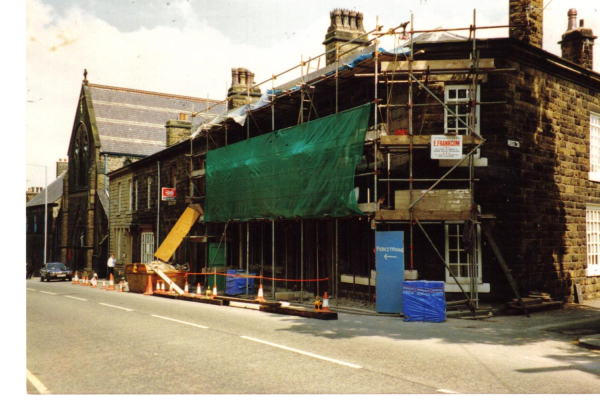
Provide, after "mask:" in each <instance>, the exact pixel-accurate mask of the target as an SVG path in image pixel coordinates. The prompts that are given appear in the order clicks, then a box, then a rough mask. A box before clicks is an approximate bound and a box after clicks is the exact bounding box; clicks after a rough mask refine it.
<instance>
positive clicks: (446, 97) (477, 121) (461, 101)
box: [444, 85, 481, 135]
mask: <svg viewBox="0 0 600 401" xmlns="http://www.w3.org/2000/svg"><path fill="white" fill-rule="evenodd" d="M470 88H471V85H445V87H444V105H446V106H451V105H453V106H456V105H461V104H467V105H468V104H469V102H470V99H471V98H470V93H469V92H470ZM451 90H456V91H458V90H465V91H466V97H457V98H456V99H457V100H454V99H449V94H450V91H451ZM475 92H476V93H475V102H476V105H475V132H476V133H477V134H478V135H480V125H481V124H480V121H481V119H480V106H479V104H478V103H479V99H480V98H481V87H480V85H477V89H476V90H475ZM455 111H456V110H455ZM457 114H458V113H457ZM458 115H459V116H461V117H462V115H461V114H458ZM469 115H470V111H469V112H468V113H466V114H465V116H469ZM449 117H454V116H453V115H451V114H450V113H448V109H447V108H446V107H444V133H445V134H447V133H448V132H457V133H459V134H460V131H465V134H466V135H469V134H470V132H471V130H470V129H469V128H468V127H464V128H458V131H451V130H449V128H448V118H449ZM457 125H458V121H457ZM454 129H456V127H455V128H454ZM460 135H463V134H460Z"/></svg>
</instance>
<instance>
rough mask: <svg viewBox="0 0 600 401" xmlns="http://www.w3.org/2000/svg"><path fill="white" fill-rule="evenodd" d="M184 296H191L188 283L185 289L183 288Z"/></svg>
mask: <svg viewBox="0 0 600 401" xmlns="http://www.w3.org/2000/svg"><path fill="white" fill-rule="evenodd" d="M183 295H190V291H189V288H188V282H187V281H186V282H185V287H184V288H183Z"/></svg>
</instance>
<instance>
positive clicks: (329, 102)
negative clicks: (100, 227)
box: [110, 0, 600, 302]
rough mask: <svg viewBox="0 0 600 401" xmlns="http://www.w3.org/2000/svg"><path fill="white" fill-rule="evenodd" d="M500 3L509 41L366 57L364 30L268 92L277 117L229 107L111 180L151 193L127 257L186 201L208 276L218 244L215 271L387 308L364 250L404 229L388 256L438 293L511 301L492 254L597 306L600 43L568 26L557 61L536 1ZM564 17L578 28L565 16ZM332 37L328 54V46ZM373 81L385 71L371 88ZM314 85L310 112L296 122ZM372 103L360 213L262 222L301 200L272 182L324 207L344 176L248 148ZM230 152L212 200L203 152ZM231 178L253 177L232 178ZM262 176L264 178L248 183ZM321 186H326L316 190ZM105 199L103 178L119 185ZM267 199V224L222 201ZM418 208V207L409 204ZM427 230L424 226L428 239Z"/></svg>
mask: <svg viewBox="0 0 600 401" xmlns="http://www.w3.org/2000/svg"><path fill="white" fill-rule="evenodd" d="M508 3H509V4H508V6H509V7H508V8H509V15H510V17H509V20H510V25H511V28H510V30H509V32H510V34H509V37H508V38H492V39H477V40H476V41H475V43H473V40H469V38H467V37H461V36H458V35H454V34H444V33H441V32H435V33H432V34H425V35H423V36H421V37H417V38H415V41H414V51H415V53H414V54H415V56H414V59H413V60H412V61H411V63H412V65H409V61H408V60H407V58H408V54H407V52H406V51H405V49H395V50H394V51H392V52H389V53H388V52H375V50H376V47H375V45H374V44H373V43H372V39H368V38H367V39H365V42H364V43H362V44H361V45H364V47H363V48H362V49H357V50H356V52H355V53H354V54H350V55H345V59H342V60H340V63H339V66H340V70H339V71H338V74H334V72H335V69H336V67H337V66H336V64H337V63H329V64H328V65H326V66H325V67H323V68H322V69H320V70H318V71H315V72H314V73H311V74H308V75H305V76H303V80H304V81H305V82H306V86H298V82H299V80H298V79H295V80H291V81H290V82H289V83H287V84H283V85H280V86H279V87H276V88H275V92H274V93H272V94H271V95H274V96H272V98H273V99H274V105H273V106H274V107H273V108H271V104H270V103H269V102H267V104H266V105H262V103H261V101H260V100H258V101H255V103H254V105H255V106H256V107H255V108H254V109H252V106H251V107H250V109H251V118H252V124H248V125H243V126H241V125H239V124H236V123H234V121H239V118H238V117H239V116H241V115H244V110H247V108H246V107H245V106H243V105H239V107H240V108H239V109H237V110H230V112H229V113H230V114H228V117H227V118H223V119H221V120H220V121H213V124H211V125H210V126H207V127H205V128H204V129H202V130H192V131H193V132H194V134H193V135H192V136H191V140H189V141H185V142H181V143H177V144H175V145H173V146H171V147H169V148H168V149H165V150H163V151H160V152H157V153H154V154H153V155H151V156H149V157H146V158H144V159H142V160H139V161H136V162H134V163H132V164H130V165H128V166H124V167H122V168H121V169H119V170H116V171H114V172H113V173H112V174H110V177H111V181H113V184H114V185H117V184H118V183H119V182H121V185H122V188H129V184H128V182H129V181H131V182H134V183H135V182H139V183H140V184H138V185H140V187H139V188H142V187H144V188H146V189H144V191H142V193H146V192H147V193H148V194H149V195H141V196H140V197H139V202H140V203H139V204H141V205H144V208H143V209H144V210H143V211H142V210H141V209H138V210H137V221H136V217H135V216H136V214H135V213H134V211H135V208H134V210H132V220H131V226H132V227H134V226H136V225H137V227H138V228H137V230H138V237H137V239H132V243H133V244H134V245H133V247H132V251H131V253H132V255H133V259H132V261H134V262H141V261H148V260H150V259H151V258H152V256H151V255H150V252H149V249H150V248H147V247H145V246H144V245H143V244H148V243H152V242H153V243H154V244H155V245H154V246H155V247H156V246H157V245H158V244H159V243H160V242H161V239H164V237H165V236H166V234H167V233H168V230H169V228H170V227H172V225H173V224H174V222H175V221H176V219H177V218H178V217H179V215H180V214H181V213H182V212H183V210H184V209H185V206H186V204H188V203H198V204H200V205H201V206H202V207H203V208H204V210H205V212H206V215H205V220H204V221H203V222H199V223H197V224H196V225H195V226H194V227H193V228H192V231H191V232H190V234H189V235H188V236H187V238H186V240H185V241H184V244H183V245H182V247H181V248H180V250H179V253H178V254H177V255H175V257H174V261H175V262H177V263H184V262H188V263H190V264H191V265H192V271H195V272H200V271H201V268H202V267H205V268H210V267H212V260H213V257H211V256H214V253H213V254H211V249H212V248H211V244H217V243H221V242H222V243H223V244H224V246H226V252H225V257H224V265H226V266H229V267H231V268H233V269H241V270H245V271H249V272H253V273H255V274H257V275H258V276H260V277H261V279H262V280H264V283H265V286H266V287H268V286H269V285H271V287H270V289H269V290H270V291H272V292H273V293H275V291H278V292H279V291H285V290H296V291H297V290H302V291H308V292H312V293H313V294H314V293H318V294H322V293H323V292H324V291H328V292H329V294H330V295H332V294H333V295H334V296H336V297H337V296H344V295H349V296H355V297H364V298H368V299H373V295H374V294H375V292H376V291H377V300H378V302H379V300H380V298H382V297H385V295H386V294H385V292H384V291H385V289H384V288H380V287H379V286H380V285H382V283H383V282H384V281H385V278H384V276H383V275H382V272H381V271H380V269H379V268H376V266H375V263H376V260H375V258H374V257H373V250H374V249H377V246H376V241H377V236H378V233H382V232H388V231H401V232H403V233H404V243H403V244H400V245H399V247H398V249H400V248H401V249H403V250H404V249H405V250H406V252H403V259H404V260H403V262H404V266H405V270H411V271H417V272H418V277H419V278H422V279H425V280H435V281H444V282H445V284H446V286H445V288H446V293H447V296H448V299H452V297H455V296H456V297H461V296H462V291H465V292H466V293H469V292H470V293H471V296H473V294H475V296H476V297H477V298H479V299H485V298H489V299H492V298H493V299H502V300H506V299H510V298H513V297H514V294H513V292H512V290H511V288H510V286H509V281H508V279H507V277H506V276H505V274H504V273H503V271H502V269H501V268H500V262H499V256H498V255H501V256H503V259H504V260H505V262H506V265H507V267H508V269H510V271H511V272H512V277H513V278H514V281H515V282H516V283H517V286H518V288H519V290H520V291H521V292H522V293H524V294H525V293H528V292H529V291H543V292H548V293H550V294H551V295H552V296H553V297H554V298H556V299H565V300H571V301H572V300H573V299H574V294H575V292H576V291H575V287H576V286H577V285H579V286H580V287H581V290H582V293H583V296H584V297H585V298H590V299H591V298H598V297H600V270H599V269H600V262H599V261H598V260H599V257H600V256H598V255H599V253H600V248H599V245H598V244H599V241H600V240H599V238H600V231H599V230H600V228H599V227H600V224H599V222H600V184H599V182H600V173H598V172H599V171H600V154H599V152H600V147H599V146H598V143H599V142H598V141H600V137H599V135H600V74H598V73H597V72H595V71H594V69H593V68H594V67H593V65H592V64H591V62H592V60H593V45H594V39H595V36H593V33H592V32H591V30H589V29H588V28H585V26H584V24H580V26H579V27H576V26H575V25H573V23H572V21H571V22H569V24H568V28H567V32H565V35H564V36H563V39H562V41H561V44H562V47H563V55H562V57H559V56H556V55H553V54H551V53H549V52H547V51H545V50H543V49H542V48H541V45H542V38H543V30H542V26H543V7H542V6H543V4H542V1H541V0H520V1H518V0H510V1H509V2H508ZM337 14H340V17H343V16H344V15H346V13H345V12H344V11H343V10H342V11H340V12H339V13H336V12H335V11H334V12H333V13H332V14H331V18H332V24H331V26H333V27H334V28H333V29H332V28H330V29H329V30H328V32H327V34H326V42H328V41H329V40H331V39H332V38H342V39H344V38H345V40H346V41H348V40H352V39H351V38H350V37H347V35H346V36H344V35H342V33H341V32H340V33H337V32H336V29H342V27H343V29H347V27H346V24H345V23H344V22H343V21H344V20H343V18H342V19H341V21H342V22H341V25H340V24H339V23H338V22H337ZM566 14H567V10H565V15H566ZM568 14H569V18H571V19H572V16H573V15H574V10H571V11H569V12H568ZM347 15H348V22H349V24H348V27H350V28H353V27H354V25H352V23H351V22H350V21H351V20H350V17H351V14H350V12H348V13H347ZM355 24H356V29H359V26H358V23H357V22H356V21H355ZM336 27H337V28H336ZM361 28H362V24H361ZM362 29H363V30H364V28H362ZM359 30H360V29H359ZM355 34H356V32H355ZM355 36H360V35H358V34H356V35H355ZM471 38H472V37H471ZM325 45H326V50H329V49H331V46H330V43H326V44H325ZM328 45H329V47H327V46H328ZM474 49H475V51H476V54H475V55H474V54H473V50H474ZM573 49H579V50H580V51H579V53H578V52H577V51H575V50H573ZM578 55H579V56H580V57H577V56H578ZM375 71H378V72H379V73H380V75H381V77H382V78H381V79H380V80H378V81H377V87H376V88H375V87H374V83H373V76H374V72H375ZM410 71H412V74H413V78H412V79H409V77H410V75H409V72H410ZM336 79H338V82H336V81H335V80H336ZM417 81H418V82H417ZM234 82H235V79H234ZM238 82H239V81H238ZM246 86H248V85H246ZM307 87H310V88H311V96H310V103H311V104H310V110H311V111H313V113H312V114H310V113H309V114H306V115H305V113H304V110H306V105H305V102H306V100H305V99H306V98H305V97H304V93H303V91H305V90H306V88H307ZM375 89H376V91H375ZM234 92H236V91H235V90H233V91H232V93H234ZM237 92H240V91H237ZM232 97H233V96H232ZM376 97H377V98H378V99H377V100H376V99H375V98H376ZM261 99H262V98H261ZM240 100H241V99H240ZM375 100H376V104H377V110H378V112H373V111H371V114H370V117H369V118H368V122H365V124H367V126H368V130H367V132H366V137H365V141H364V151H363V153H362V158H359V159H358V161H357V162H356V168H355V175H354V176H353V182H352V183H351V186H350V190H349V191H348V194H346V195H345V197H346V198H348V199H349V200H350V201H353V202H354V205H355V206H356V207H358V210H357V209H356V208H354V209H353V210H351V211H346V212H339V209H336V212H335V213H329V211H328V210H329V209H327V207H328V206H331V205H328V204H326V202H325V201H323V202H325V203H324V204H321V205H318V208H322V209H318V210H321V211H320V212H319V213H317V214H312V212H313V211H314V210H316V209H310V210H309V209H306V208H305V209H302V210H300V211H299V212H297V214H293V215H290V216H286V217H283V216H282V215H277V214H274V213H271V211H272V210H278V211H279V210H280V206H281V204H289V203H290V201H289V198H290V196H292V195H290V194H292V193H293V194H296V193H295V192H294V190H295V188H286V187H283V186H281V187H279V188H270V187H269V180H268V179H267V177H268V176H273V177H275V176H277V175H279V174H284V173H286V172H289V171H297V174H295V177H293V176H292V177H291V181H290V185H289V187H294V186H296V187H299V188H301V189H302V188H308V187H310V188H316V187H320V188H321V189H320V190H321V191H322V192H321V193H322V199H327V202H329V201H331V202H332V204H333V203H335V202H338V201H339V199H337V200H335V199H334V200H332V199H330V198H329V197H328V192H330V191H334V188H337V187H336V186H337V185H338V184H340V183H341V181H339V182H337V181H336V183H335V186H334V185H329V183H330V181H329V180H330V178H331V177H323V176H322V175H319V174H318V171H317V170H319V169H320V167H321V164H316V165H313V164H310V163H307V162H303V161H304V160H309V159H300V158H298V157H300V156H298V157H296V158H290V159H288V158H286V157H284V156H283V154H284V152H283V151H282V153H281V156H280V157H279V159H276V162H277V168H274V167H273V166H270V167H268V168H266V169H261V168H260V166H259V165H257V164H255V163H256V158H254V156H253V155H251V154H250V149H252V146H254V145H253V144H255V143H257V140H259V139H260V138H269V139H270V140H271V142H268V143H267V144H265V145H264V147H263V148H262V149H261V150H264V152H263V153H264V154H267V153H268V152H270V150H269V149H268V148H269V146H275V143H277V142H278V141H279V140H280V138H282V137H285V135H289V134H290V133H296V132H297V133H298V135H302V134H301V133H300V132H306V131H304V130H311V127H315V124H317V125H318V124H324V122H327V121H336V123H335V124H333V123H332V124H331V125H329V126H328V127H330V128H328V130H330V131H331V132H333V131H334V127H335V126H339V124H347V123H348V121H346V120H344V119H345V118H346V117H345V116H348V115H350V112H351V111H352V110H355V109H356V108H358V107H361V105H365V104H369V103H371V102H374V101H375ZM434 100H435V101H434ZM438 101H440V102H441V103H443V104H440V103H439V102H438ZM231 106H233V104H231ZM442 106H444V107H442ZM342 112H348V114H343V113H342ZM299 115H300V116H301V117H302V118H299ZM233 116H235V118H234V117H233ZM336 116H337V117H336ZM223 120H225V121H226V123H225V124H223V123H220V122H222V121H223ZM466 121H469V122H470V123H467V122H466ZM301 122H302V123H305V124H299V123H301ZM271 132H272V133H271ZM310 132H311V133H312V131H310ZM328 132H329V131H328ZM266 133H269V134H266ZM265 134H266V135H265ZM456 134H458V135H459V136H460V137H461V142H460V143H461V146H462V147H461V148H458V159H455V160H451V159H450V160H449V159H445V158H443V157H442V158H440V159H435V158H432V147H434V140H435V138H433V137H432V136H433V135H439V136H442V137H448V135H450V136H451V138H457V135H456ZM479 137H481V139H479ZM457 140H458V139H457ZM269 143H273V145H269ZM282 146H287V144H284V145H282ZM308 148H309V147H305V150H306V149H308ZM244 149H247V150H248V155H245V156H244V152H243V150H244ZM282 149H283V148H282ZM311 149H313V150H311V151H313V152H318V150H317V147H313V148H311ZM321 151H323V150H321ZM348 151H350V149H348ZM453 151H454V152H455V151H456V149H454V150H453ZM323 152H324V153H323V154H322V156H323V157H322V158H321V159H319V163H321V162H322V163H323V166H325V165H327V163H326V161H328V160H330V159H331V158H335V157H340V158H339V159H336V160H338V161H339V162H340V163H342V161H343V162H347V161H348V160H349V157H350V156H349V155H348V154H345V155H344V156H335V155H334V154H333V153H331V149H328V150H325V151H323ZM468 152H469V153H468ZM230 154H235V155H236V157H239V159H236V161H235V163H234V162H233V161H232V162H231V169H232V170H231V171H230V174H229V177H226V176H227V171H225V172H223V171H222V170H219V171H220V172H221V175H219V176H218V177H219V179H223V178H226V179H227V180H229V181H228V182H227V185H229V186H226V191H228V192H227V196H224V197H222V198H218V199H217V198H215V197H214V193H215V191H217V190H219V191H221V187H220V186H221V184H222V183H221V182H217V181H218V180H217V181H215V180H214V179H213V178H211V177H214V175H213V174H215V171H217V165H218V166H219V167H218V168H219V169H222V168H221V167H220V166H221V165H220V164H219V163H220V162H219V161H218V160H216V159H215V158H214V157H213V158H211V155H218V157H219V158H223V159H226V158H227V157H229V156H228V155H230ZM261 154H262V153H261ZM298 154H299V155H300V154H301V152H300V151H299V152H298ZM471 154H472V159H471V156H470V155H471ZM215 157H216V156H215ZM461 159H464V160H462V161H461ZM240 166H242V167H240ZM243 166H249V167H247V169H246V170H244V167H243ZM467 166H469V167H468V168H467ZM248 170H251V171H250V172H249V173H248ZM240 172H243V173H244V174H247V175H243V178H242V176H240V175H238V174H239V173H240ZM159 174H160V181H158V180H157V181H155V179H157V178H158V175H159ZM257 177H258V178H263V179H264V180H263V181H260V182H261V183H262V184H261V186H256V187H252V184H251V183H254V182H258V181H254V180H255V178H257ZM315 177H320V178H315ZM442 178H443V179H442ZM318 179H321V180H323V181H322V182H314V180H318ZM245 180H247V181H248V182H250V184H248V182H244V181H245ZM233 183H237V184H233ZM434 183H435V185H437V187H435V188H433V189H432V187H431V185H433V184H434ZM438 184H439V185H438ZM340 185H341V184H340ZM344 185H345V186H344V187H343V188H345V189H348V188H347V185H348V184H347V183H346V184H344ZM165 186H167V187H169V188H171V187H172V188H176V189H177V198H176V199H175V200H170V201H161V200H159V197H158V193H159V187H160V188H162V187H165ZM133 188H136V186H135V185H134V186H133ZM345 189H344V190H345ZM115 190H118V189H114V187H113V186H111V193H112V191H115ZM128 191H129V190H128ZM127 193H131V191H129V192H127ZM305 196H306V198H305ZM261 197H263V198H265V199H267V198H268V199H270V200H263V201H261V202H263V205H270V206H269V207H266V208H263V209H261V210H262V212H260V213H259V214H253V215H250V214H249V213H247V210H245V209H244V207H239V208H238V207H236V206H235V205H233V203H232V202H233V199H235V202H239V203H240V205H246V206H248V203H244V202H246V199H250V198H251V199H255V198H256V199H257V198H261ZM308 197H309V194H297V195H293V197H292V200H294V201H297V203H298V204H303V202H305V201H306V199H308ZM417 198H418V200H419V201H420V200H421V199H423V200H424V201H423V203H421V205H425V206H422V208H418V207H415V205H416V202H415V200H416V199H417ZM132 199H137V198H132ZM425 200H429V203H427V202H425ZM124 202H127V200H126V201H124ZM129 202H131V201H130V200H129ZM257 202H258V201H256V202H255V203H254V204H252V205H251V206H252V207H255V206H256V203H257ZM268 202H271V203H268ZM292 203H293V202H292ZM125 204H126V203H125ZM336 205H337V203H336ZM111 207H115V205H114V204H112V205H111ZM111 210H112V209H111ZM253 210H256V208H255V209H253ZM111 213H112V212H111ZM245 213H246V214H245ZM261 213H262V214H261ZM294 213H295V212H294ZM217 215H218V216H220V217H215V216H217ZM223 216H225V217H223ZM117 223H118V222H117V221H116V220H115V224H117ZM112 224H113V218H112V217H111V225H112ZM119 224H120V223H119ZM126 224H127V223H126ZM423 226H426V227H427V228H426V230H422V231H421V228H422V227H423ZM471 228H472V233H473V234H472V236H467V235H466V234H465V230H466V231H471ZM484 228H485V229H486V230H489V232H490V233H491V237H490V238H493V239H495V242H496V243H497V245H498V250H499V253H498V252H496V250H495V249H494V248H493V246H492V243H491V241H490V240H489V238H488V237H485V236H484V233H483V231H484V230H483V229H484ZM144 233H145V234H144ZM155 233H156V234H155ZM142 234H144V236H145V237H147V238H146V240H143V239H142ZM468 242H471V244H469V243H468ZM432 245H433V247H434V248H435V250H437V252H434V251H432ZM275 278H277V280H280V281H276V280H275ZM402 279H403V278H402ZM275 287H276V288H275ZM270 291H267V294H269V293H270ZM396 292H397V291H396Z"/></svg>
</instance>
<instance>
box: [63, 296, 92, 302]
mask: <svg viewBox="0 0 600 401" xmlns="http://www.w3.org/2000/svg"><path fill="white" fill-rule="evenodd" d="M65 297H67V298H72V299H77V300H79V301H87V299H83V298H77V297H72V296H70V295H65Z"/></svg>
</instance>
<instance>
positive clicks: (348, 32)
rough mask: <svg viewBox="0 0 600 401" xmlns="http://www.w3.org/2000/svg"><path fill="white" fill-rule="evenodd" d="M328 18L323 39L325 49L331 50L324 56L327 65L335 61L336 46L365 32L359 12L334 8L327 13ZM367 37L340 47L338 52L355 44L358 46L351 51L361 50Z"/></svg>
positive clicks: (351, 47)
mask: <svg viewBox="0 0 600 401" xmlns="http://www.w3.org/2000/svg"><path fill="white" fill-rule="evenodd" d="M329 18H330V24H329V28H327V34H326V35H325V41H324V42H323V44H324V45H325V51H330V50H331V52H330V53H327V56H326V60H327V63H326V64H327V65H329V64H333V63H335V48H336V46H338V45H340V46H341V45H342V44H344V43H348V42H350V41H351V40H353V39H356V38H358V37H359V36H361V35H364V34H365V33H366V32H365V27H364V26H363V14H362V13H360V12H357V11H350V10H342V9H339V8H336V9H335V10H333V11H331V12H330V13H329ZM368 39H369V38H368V37H367V36H363V37H362V38H360V39H357V40H356V41H354V42H352V43H351V44H349V45H346V46H343V47H342V48H340V51H339V53H340V54H343V53H345V52H347V51H349V50H351V49H353V48H355V47H356V46H359V47H358V48H356V49H354V50H353V51H357V50H362V49H364V48H365V47H366V43H367V41H368ZM348 54H349V53H348Z"/></svg>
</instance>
